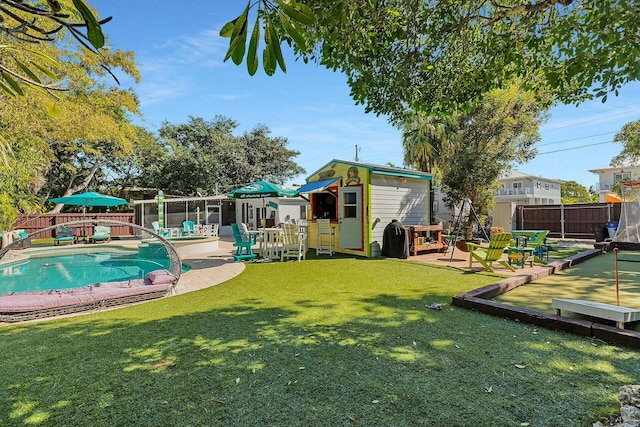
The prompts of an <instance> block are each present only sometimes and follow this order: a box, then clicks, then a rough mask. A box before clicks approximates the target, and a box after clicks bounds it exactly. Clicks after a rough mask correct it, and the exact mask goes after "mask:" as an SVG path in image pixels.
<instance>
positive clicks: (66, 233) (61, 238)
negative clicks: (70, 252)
mask: <svg viewBox="0 0 640 427" xmlns="http://www.w3.org/2000/svg"><path fill="white" fill-rule="evenodd" d="M61 243H71V244H72V245H73V244H74V243H76V229H75V228H70V227H62V228H59V229H58V232H57V233H56V237H54V238H53V244H54V246H58V245H59V244H61Z"/></svg>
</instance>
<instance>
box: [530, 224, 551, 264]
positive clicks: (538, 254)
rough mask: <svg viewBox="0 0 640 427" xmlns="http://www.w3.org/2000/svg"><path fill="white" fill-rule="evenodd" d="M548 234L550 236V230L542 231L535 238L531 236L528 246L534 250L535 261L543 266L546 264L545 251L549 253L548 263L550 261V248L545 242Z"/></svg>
mask: <svg viewBox="0 0 640 427" xmlns="http://www.w3.org/2000/svg"><path fill="white" fill-rule="evenodd" d="M547 234H549V230H542V231H540V232H539V233H536V234H535V235H534V236H531V237H530V238H529V241H528V242H527V246H528V247H530V248H533V253H534V257H533V258H534V261H535V262H539V263H541V264H546V262H545V261H544V260H543V257H544V253H545V251H546V252H547V261H548V260H549V248H548V246H547V244H546V242H545V240H546V239H547Z"/></svg>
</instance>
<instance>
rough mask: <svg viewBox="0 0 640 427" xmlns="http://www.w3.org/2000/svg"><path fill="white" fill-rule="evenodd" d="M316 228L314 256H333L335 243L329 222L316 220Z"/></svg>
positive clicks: (327, 220)
mask: <svg viewBox="0 0 640 427" xmlns="http://www.w3.org/2000/svg"><path fill="white" fill-rule="evenodd" d="M317 226H318V229H317V234H316V255H319V254H329V255H333V253H334V252H335V241H334V234H333V228H332V227H331V220H329V219H318V220H317Z"/></svg>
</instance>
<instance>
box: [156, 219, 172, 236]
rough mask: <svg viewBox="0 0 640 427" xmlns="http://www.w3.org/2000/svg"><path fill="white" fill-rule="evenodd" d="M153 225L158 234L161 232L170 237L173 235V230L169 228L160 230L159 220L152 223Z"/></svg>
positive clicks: (162, 234)
mask: <svg viewBox="0 0 640 427" xmlns="http://www.w3.org/2000/svg"><path fill="white" fill-rule="evenodd" d="M151 227H153V231H154V232H155V233H156V234H159V235H161V236H162V237H169V236H170V235H171V231H169V230H167V229H166V228H163V229H162V232H160V223H159V222H158V221H153V222H152V223H151Z"/></svg>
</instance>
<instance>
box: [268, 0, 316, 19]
mask: <svg viewBox="0 0 640 427" xmlns="http://www.w3.org/2000/svg"><path fill="white" fill-rule="evenodd" d="M276 3H278V6H280V8H281V9H282V11H283V12H284V13H286V14H287V15H289V17H290V18H291V19H292V20H294V21H296V22H299V23H301V24H304V25H311V24H313V23H314V22H316V17H315V15H314V14H313V12H312V11H311V9H310V8H309V7H308V6H307V5H304V4H301V3H296V2H295V1H290V2H289V3H285V2H284V0H276Z"/></svg>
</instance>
